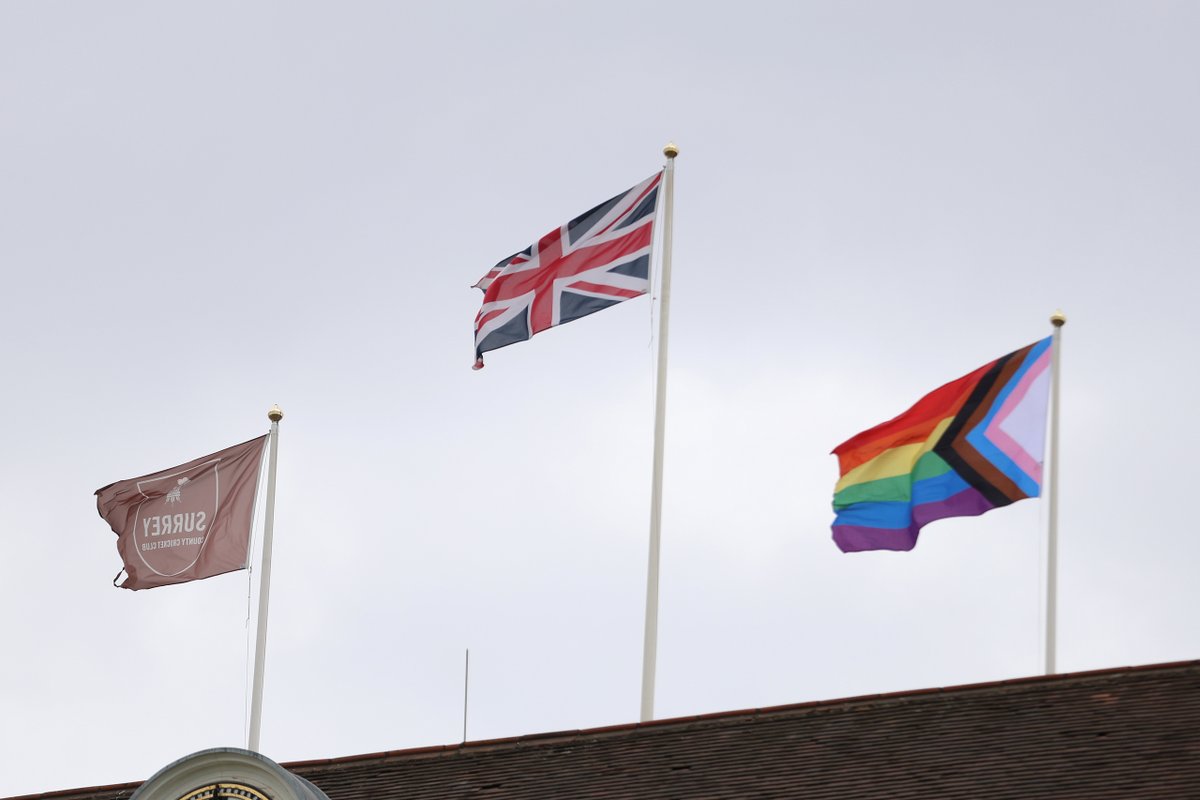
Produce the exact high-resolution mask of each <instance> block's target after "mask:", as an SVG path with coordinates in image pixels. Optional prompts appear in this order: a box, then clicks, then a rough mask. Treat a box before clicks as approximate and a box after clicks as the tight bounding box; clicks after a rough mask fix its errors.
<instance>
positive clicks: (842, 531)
mask: <svg viewBox="0 0 1200 800" xmlns="http://www.w3.org/2000/svg"><path fill="white" fill-rule="evenodd" d="M993 508H995V506H994V505H993V504H992V503H991V502H989V501H988V499H987V498H986V497H984V496H983V495H982V494H980V493H979V490H978V489H971V488H967V489H963V490H962V491H961V492H958V493H956V494H952V495H950V496H949V497H947V498H946V499H945V500H938V501H937V502H933V503H920V504H918V505H915V506H913V509H912V516H913V523H912V525H910V526H909V527H907V528H872V527H868V526H866V525H834V526H833V542H834V544H836V545H837V546H838V548H839V549H840V550H841V551H842V552H843V553H857V552H861V551H863V550H912V549H913V548H914V547H916V545H917V534H918V533H919V532H920V530H921V528H923V527H925V526H926V525H928V524H929V523H931V522H933V521H935V520H939V519H946V518H948V517H977V516H979V515H980V514H982V513H984V512H986V511H991V510H992V509H993Z"/></svg>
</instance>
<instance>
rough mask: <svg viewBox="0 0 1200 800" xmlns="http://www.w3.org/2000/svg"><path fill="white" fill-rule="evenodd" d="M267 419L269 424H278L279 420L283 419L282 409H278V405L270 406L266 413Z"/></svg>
mask: <svg viewBox="0 0 1200 800" xmlns="http://www.w3.org/2000/svg"><path fill="white" fill-rule="evenodd" d="M267 419H269V420H271V422H279V420H281V419H283V409H282V408H280V407H279V404H278V403H276V404H274V405H273V406H271V409H270V410H269V411H268V412H267Z"/></svg>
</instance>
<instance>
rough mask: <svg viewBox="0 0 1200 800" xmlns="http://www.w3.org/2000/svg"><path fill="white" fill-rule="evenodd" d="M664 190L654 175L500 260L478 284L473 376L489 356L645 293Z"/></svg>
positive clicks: (659, 177)
mask: <svg viewBox="0 0 1200 800" xmlns="http://www.w3.org/2000/svg"><path fill="white" fill-rule="evenodd" d="M661 182H662V173H661V172H657V173H655V174H654V175H652V176H651V177H649V178H647V179H646V180H644V181H642V182H641V183H639V184H638V185H637V186H634V187H633V188H632V189H630V190H629V191H627V192H622V193H621V194H619V195H617V196H616V197H614V198H612V199H610V200H606V201H605V202H603V203H601V204H600V205H598V206H596V207H595V208H593V209H592V210H590V211H585V212H584V213H582V214H580V215H579V216H578V217H575V219H573V220H571V221H570V222H568V223H567V224H566V225H563V226H561V227H558V228H555V229H554V230H552V231H550V233H547V234H546V235H545V236H543V237H542V238H541V239H539V240H538V242H537V244H532V245H530V246H529V247H526V248H525V249H524V250H522V251H521V252H519V253H515V254H513V255H511V256H509V257H508V258H505V259H502V260H501V261H500V262H499V263H497V264H496V266H494V267H492V268H491V269H490V270H488V273H487V275H484V276H483V277H482V278H480V279H479V282H478V283H476V284H475V286H476V288H479V289H482V290H483V306H482V307H481V308H480V309H479V313H478V314H477V315H476V316H475V369H480V368H481V367H483V354H484V353H486V352H487V351H489V350H496V349H497V348H500V347H504V346H505V345H509V344H513V343H514V342H523V341H525V340H526V339H528V338H530V337H531V336H533V335H534V334H535V333H540V332H542V331H544V330H546V329H547V328H553V327H554V326H555V325H562V324H563V323H565V322H571V321H572V320H576V319H579V318H580V317H586V316H587V315H588V314H591V313H593V312H596V311H600V310H601V309H604V308H608V307H609V306H612V305H616V304H617V303H620V302H622V301H624V300H628V299H630V298H632V297H637V296H639V295H643V294H645V293H646V292H647V291H649V289H650V249H651V246H652V245H653V242H654V212H655V209H656V208H657V205H658V188H659V184H660V183H661Z"/></svg>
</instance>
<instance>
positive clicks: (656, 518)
mask: <svg viewBox="0 0 1200 800" xmlns="http://www.w3.org/2000/svg"><path fill="white" fill-rule="evenodd" d="M663 155H665V156H666V157H667V166H666V168H665V169H664V170H663V240H662V241H663V251H662V284H661V286H660V287H659V295H658V297H659V300H658V367H657V370H656V375H657V382H656V385H655V389H654V475H653V478H652V479H651V488H650V559H649V565H648V567H647V574H646V636H645V640H644V641H643V643H642V722H646V721H648V720H651V719H653V718H654V670H655V664H656V661H657V658H658V553H659V544H660V542H661V540H662V536H661V526H662V471H663V434H664V429H665V427H666V411H667V321H668V317H669V316H670V308H671V222H672V218H673V216H674V211H675V203H674V200H675V198H674V192H675V156H677V155H679V148H678V147H676V146H675V144H674V143H673V142H670V143H668V144H667V146H666V147H664V148H663Z"/></svg>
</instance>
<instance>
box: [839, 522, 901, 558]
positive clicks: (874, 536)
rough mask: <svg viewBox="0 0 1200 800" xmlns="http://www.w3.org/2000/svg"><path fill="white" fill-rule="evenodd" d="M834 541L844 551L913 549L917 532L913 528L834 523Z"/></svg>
mask: <svg viewBox="0 0 1200 800" xmlns="http://www.w3.org/2000/svg"><path fill="white" fill-rule="evenodd" d="M833 543H834V544H836V545H837V546H838V549H840V550H841V551H842V552H843V553H857V552H860V551H862V550H912V549H913V547H915V546H916V544H917V532H916V531H915V530H913V529H912V528H868V527H866V526H864V525H834V526H833Z"/></svg>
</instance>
